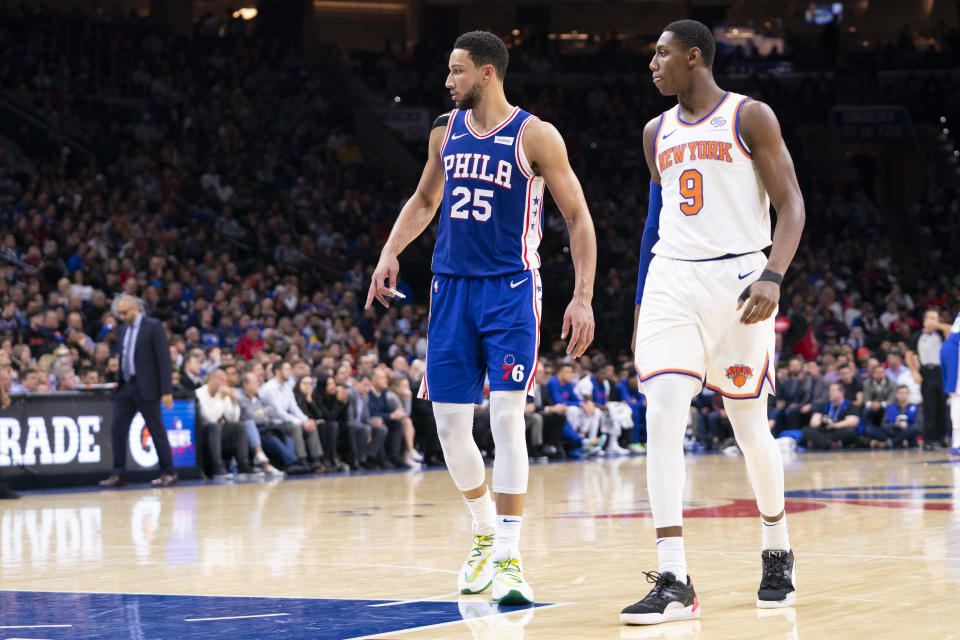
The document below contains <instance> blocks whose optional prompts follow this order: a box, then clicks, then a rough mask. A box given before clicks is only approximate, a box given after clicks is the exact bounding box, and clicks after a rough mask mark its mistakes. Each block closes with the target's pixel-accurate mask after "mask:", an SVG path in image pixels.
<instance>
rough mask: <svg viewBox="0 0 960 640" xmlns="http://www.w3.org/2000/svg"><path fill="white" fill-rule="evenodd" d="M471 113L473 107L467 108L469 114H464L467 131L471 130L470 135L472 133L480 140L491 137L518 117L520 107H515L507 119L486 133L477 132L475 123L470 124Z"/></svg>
mask: <svg viewBox="0 0 960 640" xmlns="http://www.w3.org/2000/svg"><path fill="white" fill-rule="evenodd" d="M471 113H473V109H467V115H466V116H464V118H463V121H464V122H465V123H466V124H467V131H469V132H470V135H472V136H473V137H474V138H477V139H478V140H483V139H485V138H489V137H490V136H492V135H493V134H495V133H496V132H497V131H500V130H501V129H503V128H504V127H505V126H507V125H508V124H510V122H511V121H512V120H513V119H514V118H516V117H517V114H518V113H520V107H514V108H513V111H512V112H511V113H510V115H509V116H507V119H506V120H504V121H503V122H501V123H500V124H498V125H497V126H495V127H494V128H493V129H490V131H487V132H486V133H477V130H476V129H474V128H473V125H472V124H470V114H471Z"/></svg>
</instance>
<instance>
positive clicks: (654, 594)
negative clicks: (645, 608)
mask: <svg viewBox="0 0 960 640" xmlns="http://www.w3.org/2000/svg"><path fill="white" fill-rule="evenodd" d="M643 575H645V576H646V577H647V582H649V583H650V584H652V585H654V586H653V589H651V590H650V593H648V594H647V595H646V597H644V599H643V600H642V601H641V602H647V603H648V604H652V603H654V602H655V603H656V604H657V608H658V609H660V610H662V609H663V607H664V606H666V605H667V604H668V600H669V599H670V595H669V594H668V593H664V591H666V590H668V589H669V588H670V587H673V586H675V585H679V584H680V583H679V581H678V580H677V579H676V577H674V579H673V580H671V579H670V578H668V577H667V576H666V575H665V574H662V573H660V572H659V571H644V572H643ZM671 575H673V574H671Z"/></svg>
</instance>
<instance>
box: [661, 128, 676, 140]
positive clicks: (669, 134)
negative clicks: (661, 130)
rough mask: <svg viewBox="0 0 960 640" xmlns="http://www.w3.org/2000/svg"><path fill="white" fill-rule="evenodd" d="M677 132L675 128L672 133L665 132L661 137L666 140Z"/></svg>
mask: <svg viewBox="0 0 960 640" xmlns="http://www.w3.org/2000/svg"><path fill="white" fill-rule="evenodd" d="M676 132H677V130H676V129H674V130H673V131H671V132H670V133H665V134H663V137H662V138H660V139H661V140H666V139H667V138H669V137H670V136H672V135H673V134H675V133H676Z"/></svg>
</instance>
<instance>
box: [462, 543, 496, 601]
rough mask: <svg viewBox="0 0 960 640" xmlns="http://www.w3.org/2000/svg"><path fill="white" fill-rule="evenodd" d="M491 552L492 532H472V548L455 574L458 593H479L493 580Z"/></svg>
mask: <svg viewBox="0 0 960 640" xmlns="http://www.w3.org/2000/svg"><path fill="white" fill-rule="evenodd" d="M491 553H493V534H492V533H489V534H480V533H477V532H476V531H474V533H473V548H471V549H470V555H469V556H468V557H467V559H466V560H465V561H464V562H463V566H462V567H460V575H459V576H457V588H458V589H459V590H460V593H480V592H481V591H484V590H485V589H486V588H487V587H489V586H490V583H491V582H493V563H492V562H490V554H491Z"/></svg>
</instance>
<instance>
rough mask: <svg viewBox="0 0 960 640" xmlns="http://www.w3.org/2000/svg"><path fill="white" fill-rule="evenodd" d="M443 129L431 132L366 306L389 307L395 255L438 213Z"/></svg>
mask: <svg viewBox="0 0 960 640" xmlns="http://www.w3.org/2000/svg"><path fill="white" fill-rule="evenodd" d="M441 117H442V116H441ZM446 132H447V131H446V127H436V128H434V129H433V130H432V131H431V132H430V149H429V153H428V155H427V163H426V165H424V167H423V174H422V175H421V176H420V184H418V185H417V189H416V191H414V192H413V195H412V196H411V197H410V199H409V200H407V202H406V204H404V205H403V209H401V210H400V215H399V216H398V217H397V221H396V222H395V223H394V225H393V229H392V230H391V231H390V237H389V238H387V243H386V244H385V245H384V246H383V250H382V251H381V252H380V261H379V262H378V263H377V267H376V269H375V270H374V272H373V276H372V277H371V280H370V291H369V292H368V293H367V304H366V308H367V309H369V308H370V307H371V305H373V301H374V300H375V299H376V300H379V301H380V304H382V305H383V306H385V307H389V306H390V303H389V302H388V298H389V297H393V296H394V295H395V294H394V293H393V292H392V291H391V289H394V290H395V288H396V286H397V275H398V274H399V272H400V262H399V261H398V260H397V256H399V255H400V252H401V251H403V250H404V249H405V248H406V246H407V245H408V244H410V243H411V242H413V240H414V239H415V238H416V237H417V236H419V235H420V234H421V233H423V230H424V229H426V228H427V226H428V225H429V224H430V221H431V220H433V217H434V216H435V215H436V213H437V207H439V206H440V201H441V200H442V199H443V162H442V160H441V159H440V149H441V148H442V147H443V138H444V136H445V135H446Z"/></svg>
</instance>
